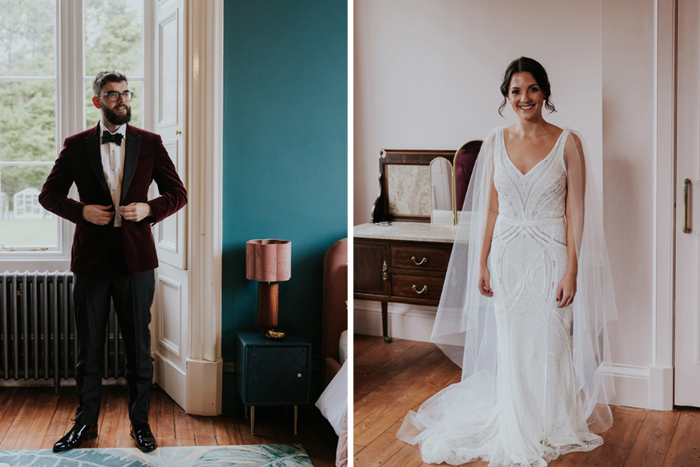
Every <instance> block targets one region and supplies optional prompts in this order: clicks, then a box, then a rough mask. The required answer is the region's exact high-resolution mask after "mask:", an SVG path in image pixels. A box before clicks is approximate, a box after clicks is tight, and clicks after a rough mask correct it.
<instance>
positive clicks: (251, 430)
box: [250, 405, 255, 435]
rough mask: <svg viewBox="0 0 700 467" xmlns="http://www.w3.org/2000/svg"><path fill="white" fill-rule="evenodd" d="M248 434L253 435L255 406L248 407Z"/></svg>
mask: <svg viewBox="0 0 700 467" xmlns="http://www.w3.org/2000/svg"><path fill="white" fill-rule="evenodd" d="M250 434H251V435H254V434H255V406H254V405H252V406H250Z"/></svg>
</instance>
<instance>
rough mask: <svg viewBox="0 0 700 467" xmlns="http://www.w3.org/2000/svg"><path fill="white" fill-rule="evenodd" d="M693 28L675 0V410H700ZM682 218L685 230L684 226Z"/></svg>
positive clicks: (697, 55) (698, 83) (697, 96)
mask: <svg viewBox="0 0 700 467" xmlns="http://www.w3.org/2000/svg"><path fill="white" fill-rule="evenodd" d="M698 24H700V3H699V2H697V1H696V0H679V1H678V58H677V63H678V69H677V86H678V88H677V93H676V95H677V96H678V98H677V104H676V105H677V127H676V128H677V136H676V144H677V150H676V234H675V237H676V307H675V309H676V316H675V320H676V322H675V335H676V337H675V383H674V386H675V391H674V392H675V401H674V404H675V405H690V406H695V407H700V390H699V388H700V300H699V299H698V295H699V293H700V274H699V272H700V29H699V28H698V26H697V25H698ZM669 163H670V161H669ZM686 200H687V204H686ZM686 212H687V222H688V223H687V225H685V221H686V216H685V214H686ZM684 227H686V229H684Z"/></svg>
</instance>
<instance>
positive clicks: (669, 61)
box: [652, 0, 677, 410]
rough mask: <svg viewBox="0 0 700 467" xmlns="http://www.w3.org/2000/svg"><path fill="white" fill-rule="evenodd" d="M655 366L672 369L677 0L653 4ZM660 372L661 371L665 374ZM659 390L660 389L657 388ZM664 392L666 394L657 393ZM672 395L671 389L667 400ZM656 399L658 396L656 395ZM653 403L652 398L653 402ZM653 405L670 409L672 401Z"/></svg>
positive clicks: (657, 1)
mask: <svg viewBox="0 0 700 467" xmlns="http://www.w3.org/2000/svg"><path fill="white" fill-rule="evenodd" d="M655 7H656V9H655V20H656V28H655V31H654V32H655V37H654V46H655V56H654V62H655V63H654V66H655V83H654V84H655V89H654V94H655V102H654V114H655V115H654V117H655V122H654V123H655V130H654V136H655V141H654V143H655V144H654V193H655V199H654V210H653V212H654V225H653V228H654V282H653V283H654V289H653V292H654V300H653V306H654V309H653V313H654V319H653V324H654V331H653V332H654V334H653V342H654V365H655V366H656V367H658V368H671V367H673V309H674V297H673V295H674V292H673V287H674V282H673V280H674V279H673V277H674V255H675V248H674V228H673V225H674V209H673V205H674V193H675V184H674V179H675V164H674V163H671V162H672V161H674V160H675V157H676V118H675V115H676V105H675V103H676V15H677V13H676V12H677V2H676V0H656V2H655ZM664 374H665V373H664ZM662 386H663V385H662ZM662 393H663V394H665V393H666V392H665V391H662ZM672 394H673V392H672V391H671V397H672ZM659 397H661V396H659ZM652 399H655V397H654V398H652ZM657 402H658V404H654V406H655V408H658V407H660V406H663V407H668V408H667V409H664V410H671V409H672V408H673V401H672V400H671V404H670V405H669V404H668V401H665V400H663V401H662V400H659V401H657Z"/></svg>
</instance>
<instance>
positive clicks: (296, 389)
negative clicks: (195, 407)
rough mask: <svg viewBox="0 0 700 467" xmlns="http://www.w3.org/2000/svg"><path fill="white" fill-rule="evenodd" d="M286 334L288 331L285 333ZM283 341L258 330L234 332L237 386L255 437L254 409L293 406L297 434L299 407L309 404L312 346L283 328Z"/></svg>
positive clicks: (292, 331) (294, 333)
mask: <svg viewBox="0 0 700 467" xmlns="http://www.w3.org/2000/svg"><path fill="white" fill-rule="evenodd" d="M288 331H289V332H288ZM284 332H285V333H286V334H287V335H286V336H285V337H283V338H282V339H268V338H266V337H265V336H264V335H263V334H262V333H261V332H260V331H257V330H244V331H238V332H237V333H236V361H235V365H236V366H235V373H236V386H237V387H238V393H239V394H240V396H241V399H242V400H243V405H245V409H246V417H247V416H248V407H250V433H251V434H255V407H256V406H282V405H284V406H288V405H293V406H294V434H297V417H298V406H299V405H301V404H308V403H309V402H311V344H310V343H309V341H307V340H306V339H305V338H304V337H303V336H302V335H301V333H300V332H299V331H296V330H294V329H292V330H289V329H284Z"/></svg>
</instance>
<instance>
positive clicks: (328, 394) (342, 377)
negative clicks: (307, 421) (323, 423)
mask: <svg viewBox="0 0 700 467" xmlns="http://www.w3.org/2000/svg"><path fill="white" fill-rule="evenodd" d="M316 407H318V409H319V410H320V411H321V413H322V414H323V416H324V417H326V419H327V420H328V421H329V422H330V424H331V426H332V427H333V430H335V434H336V435H338V436H340V431H341V430H342V428H343V419H344V418H345V414H346V412H347V411H348V364H347V362H344V363H343V366H341V367H340V370H339V371H338V374H337V375H335V377H334V378H333V379H332V380H331V382H330V383H328V387H326V389H325V390H324V391H323V394H321V397H319V398H318V400H317V401H316Z"/></svg>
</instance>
